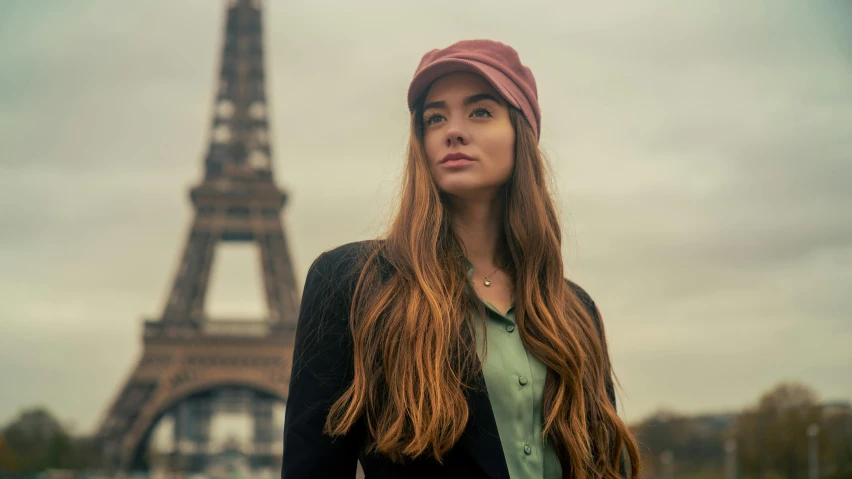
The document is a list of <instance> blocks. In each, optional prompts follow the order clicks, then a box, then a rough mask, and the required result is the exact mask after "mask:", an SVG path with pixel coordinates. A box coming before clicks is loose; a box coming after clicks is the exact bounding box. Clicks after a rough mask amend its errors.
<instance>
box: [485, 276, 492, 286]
mask: <svg viewBox="0 0 852 479" xmlns="http://www.w3.org/2000/svg"><path fill="white" fill-rule="evenodd" d="M485 286H491V280H489V279H488V278H485Z"/></svg>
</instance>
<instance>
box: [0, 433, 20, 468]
mask: <svg viewBox="0 0 852 479" xmlns="http://www.w3.org/2000/svg"><path fill="white" fill-rule="evenodd" d="M10 472H18V457H17V456H15V451H13V450H12V448H11V447H9V443H8V442H7V441H6V437H5V436H0V476H2V475H3V474H4V473H10Z"/></svg>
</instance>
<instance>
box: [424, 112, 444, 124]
mask: <svg viewBox="0 0 852 479" xmlns="http://www.w3.org/2000/svg"><path fill="white" fill-rule="evenodd" d="M440 116H441V115H439V114H437V113H436V114H434V115H429V116H427V117H426V118H425V119H424V120H423V124H424V125H431V124H432V123H434V122H433V121H432V120H434V119H435V118H440Z"/></svg>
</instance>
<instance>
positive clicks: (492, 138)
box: [282, 40, 639, 479]
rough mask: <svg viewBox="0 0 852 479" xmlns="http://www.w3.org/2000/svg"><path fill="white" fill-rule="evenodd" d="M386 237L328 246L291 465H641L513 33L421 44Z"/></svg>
mask: <svg viewBox="0 0 852 479" xmlns="http://www.w3.org/2000/svg"><path fill="white" fill-rule="evenodd" d="M408 107H409V111H410V112H411V138H410V141H409V147H408V154H407V156H408V158H407V164H406V170H405V179H404V186H403V189H402V198H401V202H400V207H399V211H398V213H397V215H396V218H395V220H394V221H393V223H392V225H391V227H390V230H389V232H388V233H387V235H386V237H385V238H383V239H379V240H374V241H363V242H356V243H349V244H346V245H343V246H340V247H337V248H335V249H333V250H331V251H327V252H325V253H323V254H321V255H320V256H319V257H318V258H317V259H316V260H315V261H314V262H313V264H312V265H311V267H310V270H309V271H308V276H307V280H306V282H305V287H304V292H303V297H302V305H301V312H300V316H299V322H298V326H297V330H296V341H295V349H294V353H293V368H292V374H291V379H290V394H289V398H288V404H287V410H286V417H285V429H284V456H283V470H282V477H283V478H285V479H296V478H307V477H317V478H330V477H354V475H355V471H356V462H357V461H358V460H360V462H361V465H362V467H363V469H364V472H365V474H366V477H367V478H374V477H376V478H391V477H393V478H397V477H399V478H417V477H424V478H425V477H440V478H456V477H457V478H478V477H482V478H486V477H487V478H494V479H503V478H509V477H512V478H518V477H520V478H542V479H551V478H559V477H566V478H577V479H585V478H589V479H591V478H608V479H609V478H617V477H619V476H620V475H626V471H625V466H624V463H623V454H622V452H623V451H626V452H627V454H628V455H629V457H630V464H631V468H630V469H631V470H630V477H631V478H632V479H636V478H637V477H638V474H639V467H638V465H639V461H638V452H637V447H636V442H635V440H634V439H633V437H632V436H631V434H630V432H629V430H628V429H627V427H626V426H625V425H624V423H623V422H622V421H621V420H620V419H619V417H618V415H617V414H616V404H615V393H614V389H613V384H612V379H611V369H610V361H609V356H608V352H607V347H606V340H605V335H604V330H603V325H602V324H601V322H600V313H599V312H598V310H597V307H596V306H595V303H594V302H593V301H592V299H591V298H590V297H589V295H588V294H586V292H585V291H584V290H583V289H582V288H580V287H579V286H578V285H576V284H575V283H573V282H571V281H568V280H566V279H565V278H564V277H563V274H564V272H563V264H562V257H561V232H560V226H559V220H558V217H557V214H556V211H555V209H554V206H553V201H552V199H551V197H550V194H549V192H548V188H547V181H548V178H547V176H546V174H545V169H544V162H543V159H542V156H541V153H540V152H539V149H538V139H539V134H540V131H541V114H540V111H539V105H538V95H537V91H536V84H535V79H534V78H533V75H532V72H531V71H530V70H529V69H528V68H527V67H525V66H524V65H522V64H521V62H520V59H519V58H518V55H517V52H515V50H514V49H512V48H511V47H509V46H507V45H504V44H502V43H499V42H494V41H488V40H472V41H461V42H458V43H456V44H454V45H452V46H450V47H448V48H445V49H442V50H432V51H430V52H429V53H427V54H426V55H424V56H423V59H422V60H421V62H420V65H419V67H418V69H417V71H416V73H415V75H414V78H413V79H412V82H411V84H410V86H409V91H408Z"/></svg>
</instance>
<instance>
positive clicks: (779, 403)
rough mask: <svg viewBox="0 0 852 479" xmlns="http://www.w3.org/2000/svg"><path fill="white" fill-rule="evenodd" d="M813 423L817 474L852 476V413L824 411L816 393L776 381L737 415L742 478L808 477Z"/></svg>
mask: <svg viewBox="0 0 852 479" xmlns="http://www.w3.org/2000/svg"><path fill="white" fill-rule="evenodd" d="M811 424H816V425H818V426H819V428H820V434H819V436H818V441H819V461H820V465H821V476H822V477H835V478H837V479H840V478H845V479H852V418H849V414H848V413H844V412H843V411H841V412H838V413H833V414H832V415H830V416H829V415H826V414H825V413H824V411H823V406H822V405H821V404H820V402H819V399H818V397H817V395H816V393H815V392H814V391H813V390H812V389H811V388H809V387H807V386H805V385H803V384H800V383H795V382H791V383H782V384H779V385H778V386H776V387H775V388H773V389H772V390H770V391H768V392H767V393H765V394H763V395H762V396H761V397H760V399H759V400H758V403H757V405H756V406H754V407H751V408H748V409H746V410H744V411H743V412H742V413H741V414H740V415H739V417H738V418H737V423H736V432H735V437H736V439H737V446H738V447H737V455H738V462H739V467H740V471H742V473H743V475H744V477H747V478H756V479H763V478H767V477H769V476H778V477H784V478H786V479H806V478H807V477H808V436H807V430H808V426H809V425H811ZM844 471H845V472H844Z"/></svg>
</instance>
